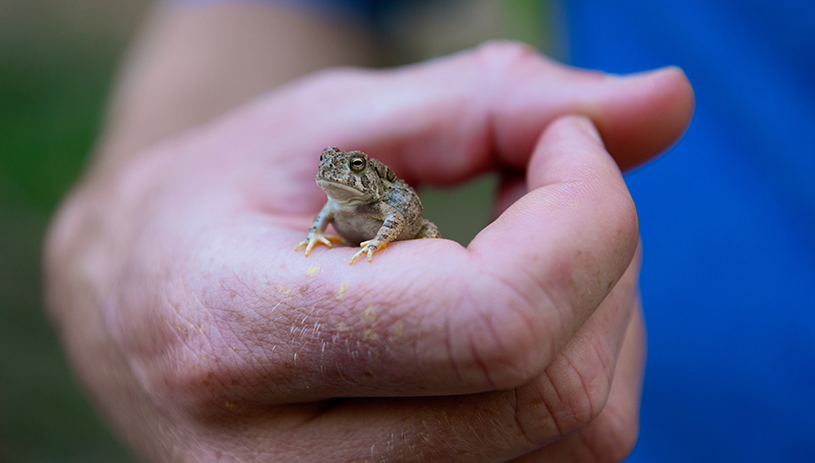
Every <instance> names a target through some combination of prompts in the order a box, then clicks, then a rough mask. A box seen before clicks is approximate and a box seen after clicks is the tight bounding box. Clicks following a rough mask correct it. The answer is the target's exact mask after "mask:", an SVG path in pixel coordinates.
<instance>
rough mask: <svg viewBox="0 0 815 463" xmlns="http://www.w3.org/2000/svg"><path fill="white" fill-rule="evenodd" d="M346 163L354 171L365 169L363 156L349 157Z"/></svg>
mask: <svg viewBox="0 0 815 463" xmlns="http://www.w3.org/2000/svg"><path fill="white" fill-rule="evenodd" d="M348 165H349V166H350V167H351V170H353V171H354V172H359V171H361V170H363V169H365V158H363V157H355V158H351V160H350V161H349V162H348Z"/></svg>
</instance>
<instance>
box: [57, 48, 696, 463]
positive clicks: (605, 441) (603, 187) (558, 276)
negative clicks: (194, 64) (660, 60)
mask: <svg viewBox="0 0 815 463" xmlns="http://www.w3.org/2000/svg"><path fill="white" fill-rule="evenodd" d="M692 104H693V97H692V93H691V90H690V87H689V85H688V83H687V81H686V79H685V78H684V75H683V74H682V73H681V71H678V70H676V69H667V70H663V71H659V72H657V73H653V74H643V75H639V76H634V77H630V78H614V79H609V78H606V77H605V76H603V75H601V74H598V73H593V72H585V71H579V70H574V69H567V68H564V67H562V66H560V65H557V64H554V63H552V62H550V61H548V60H546V59H544V58H542V57H540V56H538V55H537V54H535V53H534V52H532V51H531V50H529V49H527V48H524V47H521V46H517V45H513V44H490V45H486V46H483V47H481V48H479V49H477V50H475V51H472V52H467V53H462V54H459V55H455V56H453V57H450V58H446V59H441V60H435V61H433V62H431V63H427V64H423V65H419V66H412V67H407V68H404V69H399V70H394V71H387V72H376V71H363V70H350V69H345V70H335V71H328V72H323V73H320V74H317V75H315V76H312V77H310V78H306V79H304V80H302V81H300V82H299V83H297V84H295V85H291V86H288V87H286V88H285V89H283V90H280V91H278V92H276V93H272V94H270V95H268V96H266V97H263V98H259V99H257V100H255V101H254V102H253V103H251V104H249V105H247V106H244V107H242V108H240V109H238V110H236V111H234V112H233V113H231V114H229V115H227V116H225V117H223V118H221V119H220V120H219V121H217V122H215V123H213V124H209V125H207V126H205V127H203V128H201V129H198V130H195V131H192V132H188V133H185V134H183V135H180V136H176V137H175V138H173V139H171V140H168V141H166V142H164V143H162V144H160V145H158V146H155V147H154V148H152V149H150V150H147V151H144V152H142V153H141V154H140V155H138V156H136V157H134V158H132V159H131V160H130V161H128V162H124V163H121V164H120V165H117V166H116V167H115V168H109V169H103V170H96V171H93V172H92V173H91V174H90V175H88V176H87V177H86V179H85V180H84V181H83V182H82V183H81V184H80V185H79V186H78V187H77V189H76V190H75V192H74V193H73V195H72V196H71V197H70V198H69V199H68V200H67V201H66V203H65V205H64V206H63V208H62V209H61V211H60V212H59V214H58V215H57V217H56V218H55V221H54V224H53V226H52V229H51V233H50V236H49V241H48V247H47V251H46V261H47V262H46V268H47V283H48V296H49V302H50V307H51V316H52V318H53V320H54V323H55V325H56V326H57V328H58V330H59V332H60V334H61V336H62V339H63V343H64V345H65V347H66V350H67V353H68V356H69V358H70V360H71V363H72V366H73V368H74V370H75V371H76V373H77V375H78V377H79V379H80V380H81V381H82V383H83V384H84V386H85V388H86V390H87V391H88V394H89V395H90V396H91V397H92V399H93V401H94V403H95V404H96V406H97V407H98V408H99V410H100V411H101V412H102V413H103V415H104V416H105V417H106V419H107V421H108V422H109V423H110V424H111V426H113V427H114V428H115V429H116V431H117V432H118V434H119V436H120V437H121V438H122V439H123V440H124V441H125V442H127V443H128V444H129V446H130V447H131V448H132V449H133V450H134V451H135V452H136V453H137V454H138V455H140V456H141V457H143V458H145V459H147V460H153V461H281V462H283V461H285V462H292V461H359V462H362V461H404V462H420V461H445V462H455V461H461V462H504V461H510V460H513V459H517V461H614V460H620V459H622V458H624V457H625V455H627V453H628V452H629V451H630V449H631V447H632V446H633V444H634V442H635V440H636V434H637V414H638V404H639V394H640V384H641V378H642V371H643V362H644V335H643V324H642V319H641V314H640V310H639V304H638V298H637V290H636V286H637V275H638V269H639V259H638V228H637V216H636V211H635V208H634V205H633V203H632V201H631V198H630V196H629V194H628V191H627V189H626V187H625V184H624V182H623V179H622V176H621V174H620V167H622V168H627V167H631V166H633V165H635V164H638V163H641V162H643V161H645V160H646V159H648V158H649V157H651V156H653V155H655V154H656V153H658V152H660V151H662V150H664V149H665V148H666V147H667V146H669V145H670V144H671V143H672V142H673V141H674V140H676V138H677V137H678V136H679V135H680V134H681V133H682V131H683V130H684V127H685V126H686V124H687V122H688V119H689V117H690V113H691V110H692ZM360 108H375V110H373V109H372V110H360ZM569 114H581V115H583V117H577V116H569ZM331 145H337V146H348V147H354V148H358V149H361V150H364V151H367V152H371V153H377V157H378V158H379V159H381V160H382V161H383V162H384V163H386V164H387V165H389V166H391V167H393V168H394V170H396V171H398V172H400V175H402V176H403V177H405V179H406V180H408V181H410V182H411V183H414V184H418V183H430V184H435V185H446V184H454V183H457V182H461V181H464V180H466V179H468V178H472V177H473V176H475V175H478V174H480V173H482V172H486V171H488V170H490V169H495V168H497V167H498V166H500V167H501V168H502V170H503V171H504V172H524V175H523V176H517V175H506V176H505V181H504V183H503V185H502V188H501V191H500V192H499V197H498V198H497V201H496V212H497V213H500V216H499V217H498V218H497V220H495V221H494V222H493V223H492V224H490V225H489V226H488V227H486V228H485V229H484V230H483V231H481V233H479V234H478V236H477V237H476V238H475V239H474V240H473V241H472V243H471V244H470V245H469V246H468V247H466V248H465V247H462V246H461V245H459V244H457V243H455V242H452V241H449V240H444V239H434V240H411V241H405V242H402V243H400V245H399V246H393V247H392V248H389V249H388V252H386V253H381V254H378V255H377V257H376V261H375V263H374V264H375V265H362V266H360V265H355V266H352V267H349V266H348V265H347V263H348V260H349V258H350V257H351V255H352V254H353V253H354V252H355V250H354V249H352V248H335V249H333V250H330V251H329V250H328V249H327V248H319V249H315V250H314V252H313V253H312V256H311V257H309V258H308V259H306V258H304V257H303V255H302V254H301V253H294V252H292V244H293V243H296V242H297V241H298V240H300V239H302V233H303V230H306V229H307V228H308V227H309V225H310V224H311V221H312V219H313V218H314V216H315V214H316V213H317V212H318V211H319V210H320V208H321V207H322V205H323V203H324V201H325V195H324V193H323V192H322V191H321V190H320V189H319V188H318V187H317V185H315V183H314V166H315V165H316V164H317V158H318V156H319V154H320V152H321V151H322V149H323V148H324V147H325V146H331ZM609 152H610V153H611V155H609ZM615 161H616V162H615Z"/></svg>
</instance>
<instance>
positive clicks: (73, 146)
mask: <svg viewBox="0 0 815 463" xmlns="http://www.w3.org/2000/svg"><path fill="white" fill-rule="evenodd" d="M151 3H152V2H151V0H127V1H124V0H116V1H109V0H33V1H32V0H0V463H14V462H97V461H98V462H126V461H133V460H132V459H131V457H129V456H128V454H127V452H126V451H125V450H123V449H122V447H121V446H120V445H119V444H118V443H117V442H116V440H115V439H114V437H113V436H112V435H111V434H110V432H109V431H107V430H106V428H105V427H104V425H103V424H102V422H101V421H100V420H99V418H98V417H97V416H96V414H95V412H94V411H93V409H92V408H91V407H90V405H89V404H88V403H87V401H86V399H85V398H84V397H83V395H82V392H81V390H80V389H79V387H78V386H77V385H76V384H75V383H74V382H73V379H72V376H71V373H70V371H69V369H68V366H67V364H66V361H65V358H64V357H63V354H62V352H61V349H60V347H59V344H58V342H57V340H56V338H55V336H54V334H53V332H52V331H51V328H50V326H49V325H48V321H47V319H46V316H45V313H44V310H43V300H42V291H41V270H40V260H41V244H42V240H43V237H44V234H45V230H46V227H47V225H48V220H49V216H50V215H51V214H52V212H53V211H54V209H55V208H56V207H57V205H58V204H59V201H60V199H61V198H62V196H64V194H65V193H66V192H67V191H68V189H69V188H70V186H71V185H72V183H73V182H75V181H76V179H77V177H78V176H79V174H80V172H81V171H82V168H83V166H84V164H85V162H86V157H87V156H88V153H89V152H90V151H91V150H92V148H93V143H94V140H95V138H96V136H97V135H98V132H99V129H100V127H101V124H102V118H103V113H104V104H105V99H106V95H107V93H108V91H109V89H110V87H111V85H112V82H113V78H114V75H115V71H116V67H117V65H118V63H119V60H120V59H121V55H122V53H123V52H124V50H125V49H126V47H127V44H128V42H129V40H130V39H131V38H132V35H133V34H134V33H135V31H136V29H137V26H138V25H139V23H140V22H141V21H142V20H143V19H144V16H145V14H146V13H147V11H148V9H149V6H150V4H151ZM499 5H500V6H499ZM538 8H540V4H539V3H538V2H537V1H536V0H515V1H510V2H497V1H495V0H477V1H470V0H465V1H453V2H448V3H447V6H444V7H439V6H435V7H433V6H430V7H427V8H426V9H425V10H416V11H413V12H412V13H411V14H407V13H405V14H404V15H403V16H402V21H401V22H399V23H394V24H392V25H391V31H392V34H393V37H392V38H393V39H394V41H395V42H396V43H400V44H401V47H402V49H401V50H399V52H400V53H402V54H403V55H404V58H402V59H403V60H407V61H412V60H416V59H422V58H426V57H430V56H434V55H439V54H444V53H448V52H451V51H455V50H459V49H462V48H466V47H469V46H472V45H474V44H477V43H479V42H481V41H482V40H484V39H487V38H493V37H501V36H510V37H512V38H516V39H522V40H525V41H527V42H531V43H535V44H537V45H539V46H541V45H543V44H544V42H543V37H540V36H539V34H540V30H541V29H540V27H539V26H540V22H539V20H538V18H539V17H540V13H541V11H539V10H538ZM493 187H494V181H493V180H491V179H486V180H482V181H479V182H476V183H475V185H471V186H470V187H465V188H458V189H455V190H452V191H446V192H439V191H424V192H423V193H422V196H423V199H424V201H425V203H426V207H427V213H428V216H429V217H430V218H431V219H433V220H434V221H436V223H437V224H439V226H440V228H441V229H442V231H443V233H444V234H445V236H446V237H450V238H453V239H456V240H458V241H460V242H462V243H465V244H466V243H467V242H469V240H470V239H471V238H472V237H473V236H474V234H475V233H476V232H477V231H478V229H479V228H480V227H481V226H483V225H484V223H486V221H487V219H488V209H489V197H490V195H491V191H492V188H493Z"/></svg>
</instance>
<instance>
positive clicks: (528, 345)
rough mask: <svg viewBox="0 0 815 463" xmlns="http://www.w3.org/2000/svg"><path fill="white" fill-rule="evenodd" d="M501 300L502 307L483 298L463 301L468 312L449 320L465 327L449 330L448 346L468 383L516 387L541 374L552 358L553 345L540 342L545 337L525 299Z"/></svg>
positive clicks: (501, 387)
mask: <svg viewBox="0 0 815 463" xmlns="http://www.w3.org/2000/svg"><path fill="white" fill-rule="evenodd" d="M476 297H477V296H476ZM501 303H502V305H503V308H502V309H501V310H496V309H495V307H492V306H491V305H490V304H484V302H483V301H479V302H473V303H472V304H467V303H463V304H462V306H463V307H464V310H462V312H465V313H466V315H465V316H463V319H460V320H452V321H451V322H450V324H451V326H456V327H464V329H460V330H453V331H452V332H451V333H450V336H451V343H450V346H449V348H450V349H451V352H450V356H451V358H452V360H453V363H454V364H455V368H456V370H457V371H458V372H459V375H460V377H461V378H462V380H463V381H464V382H466V383H468V384H474V385H479V386H484V385H486V386H489V387H490V388H493V389H511V388H515V387H518V386H520V385H523V384H524V383H526V382H528V381H529V380H530V379H532V378H534V377H536V376H537V375H539V374H540V372H541V371H543V368H544V367H545V363H546V362H547V361H548V359H549V352H551V346H550V345H548V344H547V345H541V342H542V339H544V337H543V336H540V333H539V331H540V330H538V329H536V328H535V327H534V321H533V320H532V319H531V318H530V316H529V315H528V314H529V312H530V311H529V310H528V307H527V303H526V301H523V300H521V298H520V297H519V296H514V297H508V298H505V299H503V300H502V302H501ZM468 305H469V306H470V307H466V306H468Z"/></svg>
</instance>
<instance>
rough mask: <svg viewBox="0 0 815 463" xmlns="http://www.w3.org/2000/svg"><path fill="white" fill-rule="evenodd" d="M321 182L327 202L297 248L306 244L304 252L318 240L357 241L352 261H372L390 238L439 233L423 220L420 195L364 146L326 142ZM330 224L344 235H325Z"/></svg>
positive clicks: (318, 173)
mask: <svg viewBox="0 0 815 463" xmlns="http://www.w3.org/2000/svg"><path fill="white" fill-rule="evenodd" d="M317 185H319V186H320V188H322V189H323V191H325V193H326V195H328V202H327V203H326V204H325V206H323V210H321V211H320V213H319V214H317V217H316V218H315V219H314V223H313V224H312V225H311V228H310V229H309V230H308V236H307V237H306V239H305V240H303V241H302V242H301V243H300V244H298V245H297V247H295V248H294V250H295V251H297V250H298V249H300V248H301V247H303V246H305V247H306V256H308V253H309V252H310V251H311V249H312V248H313V247H314V246H315V245H317V244H318V243H322V244H325V245H326V246H328V247H329V248H330V247H332V246H331V243H338V242H344V243H347V244H350V245H352V246H357V245H359V246H360V247H361V248H362V249H361V250H360V251H359V252H357V253H356V254H355V255H354V257H353V258H352V259H351V262H350V263H349V264H348V265H351V264H353V263H354V262H356V260H357V259H359V257H360V256H362V255H363V254H367V255H368V262H370V261H371V258H372V257H373V255H374V253H375V252H377V251H381V250H382V249H384V248H385V246H387V245H388V244H389V243H390V242H391V241H394V240H411V239H414V238H440V237H441V234H440V233H439V229H438V228H437V227H436V226H435V225H434V224H433V223H432V222H430V221H429V220H427V219H425V218H424V217H423V216H422V214H423V209H422V202H421V201H420V200H419V196H417V195H416V192H415V191H413V188H411V187H410V186H409V185H408V184H407V183H405V182H404V181H402V180H400V179H398V178H396V175H394V174H393V171H392V170H390V168H388V166H386V165H385V164H382V162H380V161H379V160H377V159H374V158H369V157H368V155H367V154H365V153H363V152H362V151H356V150H355V151H347V152H346V151H342V150H340V149H339V148H334V147H328V148H326V149H324V150H323V153H322V154H321V155H320V166H319V168H318V169H317ZM329 223H333V224H334V229H335V230H337V233H339V235H340V236H341V237H342V239H340V238H337V237H336V236H330V235H325V234H323V232H324V231H325V229H326V227H327V226H328V224H329Z"/></svg>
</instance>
